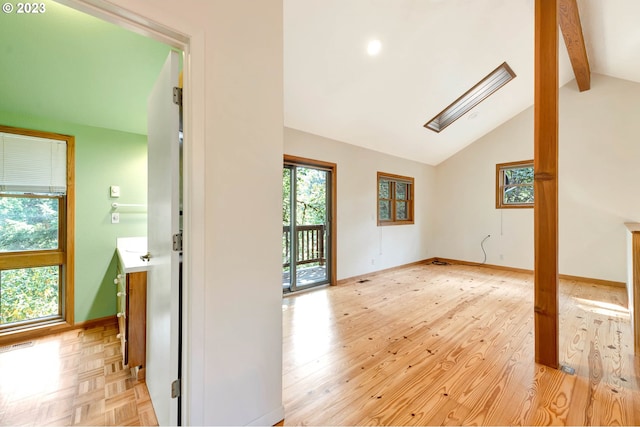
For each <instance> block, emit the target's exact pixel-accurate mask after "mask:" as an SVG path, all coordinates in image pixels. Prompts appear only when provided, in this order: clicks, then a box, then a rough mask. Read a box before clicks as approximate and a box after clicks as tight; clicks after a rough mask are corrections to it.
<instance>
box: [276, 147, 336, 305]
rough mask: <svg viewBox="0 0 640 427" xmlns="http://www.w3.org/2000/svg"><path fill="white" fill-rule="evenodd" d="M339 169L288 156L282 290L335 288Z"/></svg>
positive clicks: (284, 178)
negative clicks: (336, 175)
mask: <svg viewBox="0 0 640 427" xmlns="http://www.w3.org/2000/svg"><path fill="white" fill-rule="evenodd" d="M335 174H336V165H335V164H333V163H326V162H320V161H316V160H311V159H303V158H298V157H292V156H285V159H284V166H283V168H282V290H283V293H290V292H295V291H300V290H304V289H308V288H312V287H315V286H321V285H326V284H335V223H334V221H333V219H334V217H335Z"/></svg>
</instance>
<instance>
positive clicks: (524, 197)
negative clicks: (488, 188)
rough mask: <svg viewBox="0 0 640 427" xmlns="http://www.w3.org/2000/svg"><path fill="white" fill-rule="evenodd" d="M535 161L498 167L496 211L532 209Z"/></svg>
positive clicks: (500, 164)
mask: <svg viewBox="0 0 640 427" xmlns="http://www.w3.org/2000/svg"><path fill="white" fill-rule="evenodd" d="M533 202H534V197H533V160H525V161H520V162H510V163H499V164H497V165H496V209H508V208H532V207H533Z"/></svg>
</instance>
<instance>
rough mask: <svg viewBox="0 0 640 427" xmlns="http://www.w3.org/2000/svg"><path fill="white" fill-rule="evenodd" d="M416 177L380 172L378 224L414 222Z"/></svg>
mask: <svg viewBox="0 0 640 427" xmlns="http://www.w3.org/2000/svg"><path fill="white" fill-rule="evenodd" d="M413 187H414V179H413V178H411V177H408V176H400V175H393V174H388V173H384V172H378V191H377V193H378V225H379V226H380V225H401V224H413V222H414V221H413V195H414V191H413Z"/></svg>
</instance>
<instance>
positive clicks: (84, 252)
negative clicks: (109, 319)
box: [0, 111, 147, 322]
mask: <svg viewBox="0 0 640 427" xmlns="http://www.w3.org/2000/svg"><path fill="white" fill-rule="evenodd" d="M0 124H2V125H6V126H14V127H21V128H27V129H34V130H41V131H46V132H54V133H62V134H66V135H72V136H74V137H75V140H76V223H75V233H76V242H75V243H76V245H75V249H76V250H75V295H74V301H75V321H76V322H82V321H86V320H91V319H98V318H101V317H105V316H109V315H114V314H115V313H116V297H115V286H114V284H113V279H114V278H115V276H116V256H115V245H116V238H118V237H134V236H146V234H147V214H146V209H121V211H120V212H121V213H120V223H119V224H111V203H113V202H114V201H117V202H119V203H132V204H134V203H136V204H137V203H141V204H146V200H147V137H146V135H138V134H133V133H126V132H120V131H114V130H110V129H104V128H96V127H89V126H83V125H78V124H73V123H64V122H59V121H55V120H49V119H43V118H37V117H32V116H25V115H21V114H16V113H10V112H3V111H0ZM111 185H119V186H120V194H121V195H120V198H119V199H111V198H110V197H109V186H111Z"/></svg>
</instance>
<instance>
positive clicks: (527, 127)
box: [436, 74, 640, 282]
mask: <svg viewBox="0 0 640 427" xmlns="http://www.w3.org/2000/svg"><path fill="white" fill-rule="evenodd" d="M639 100H640V84H637V83H633V82H629V81H625V80H619V79H614V78H611V77H606V76H601V75H597V74H594V75H592V81H591V90H589V91H586V92H582V93H580V92H578V90H577V87H576V85H575V81H572V82H570V83H569V84H567V85H565V86H564V87H562V88H561V90H560V129H559V145H560V149H559V151H560V165H559V204H560V208H559V214H560V224H559V226H560V242H559V245H560V246H559V247H560V255H559V257H560V273H561V274H568V275H574V276H582V277H590V278H595V279H604V280H613V281H619V282H624V281H625V280H626V252H625V228H624V225H623V223H624V222H628V221H638V220H640V197H638V187H637V186H638V183H640V168H639V167H638V160H639V159H640V144H639V143H638V135H640V120H638V118H639V117H640V101H639ZM479 119H480V118H479ZM532 158H533V109H532V108H529V109H527V110H525V111H524V112H522V113H521V114H519V115H517V116H516V117H514V118H513V119H512V120H510V121H508V122H506V123H505V124H504V125H502V126H500V127H499V128H497V129H495V130H494V131H492V132H491V133H489V134H487V135H486V136H484V137H483V138H481V139H479V140H478V141H476V142H475V143H473V144H472V145H470V146H469V147H467V148H466V149H465V150H463V151H461V152H460V153H458V154H457V155H455V156H454V157H452V158H450V159H448V160H447V161H445V162H443V163H441V164H440V165H438V166H437V168H436V180H437V200H438V206H440V208H439V209H437V210H436V229H437V230H438V232H437V234H436V238H437V248H438V254H439V255H440V256H442V257H448V258H454V259H460V260H466V261H475V262H480V261H482V258H483V254H482V250H481V248H480V241H481V240H482V239H483V238H484V237H485V236H486V235H487V234H491V237H490V238H489V239H488V240H487V241H486V243H485V247H486V249H487V253H488V257H487V263H489V264H497V265H505V266H510V267H518V268H526V269H533V244H534V243H533V209H503V210H498V209H495V165H496V163H503V162H509V161H517V160H528V159H532ZM501 255H502V258H501Z"/></svg>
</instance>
